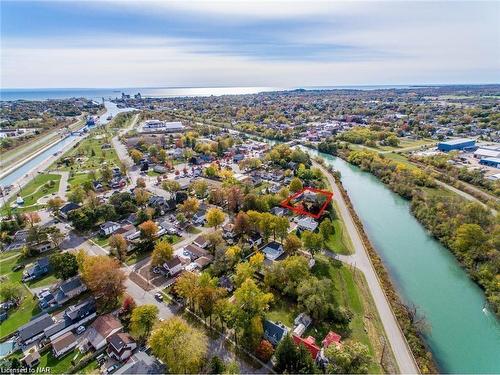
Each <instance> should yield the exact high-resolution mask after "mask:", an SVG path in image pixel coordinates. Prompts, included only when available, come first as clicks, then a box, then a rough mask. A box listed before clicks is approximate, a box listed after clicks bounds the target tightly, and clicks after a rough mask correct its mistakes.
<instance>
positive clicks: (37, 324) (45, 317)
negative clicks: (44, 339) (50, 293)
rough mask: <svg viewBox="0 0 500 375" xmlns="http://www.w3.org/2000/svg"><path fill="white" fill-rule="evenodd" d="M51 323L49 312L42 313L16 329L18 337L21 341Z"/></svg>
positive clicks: (39, 331) (40, 331)
mask: <svg viewBox="0 0 500 375" xmlns="http://www.w3.org/2000/svg"><path fill="white" fill-rule="evenodd" d="M53 324H54V321H53V320H52V317H51V316H50V315H49V314H47V313H45V314H42V315H40V316H39V317H38V318H35V319H33V320H32V321H30V322H28V323H26V324H25V325H23V326H22V327H21V328H19V329H18V332H19V338H20V339H21V340H22V341H26V340H29V339H30V338H32V337H35V336H36V335H38V334H40V333H42V332H43V331H44V330H45V329H46V328H48V327H50V326H51V325H53Z"/></svg>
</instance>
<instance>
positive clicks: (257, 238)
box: [248, 233, 262, 247]
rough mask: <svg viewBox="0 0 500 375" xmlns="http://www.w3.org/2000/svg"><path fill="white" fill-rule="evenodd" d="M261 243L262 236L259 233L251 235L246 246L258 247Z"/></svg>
mask: <svg viewBox="0 0 500 375" xmlns="http://www.w3.org/2000/svg"><path fill="white" fill-rule="evenodd" d="M261 243H262V236H261V235H260V234H259V233H253V234H251V235H250V236H249V237H248V244H249V245H250V246H251V247H255V246H260V244H261Z"/></svg>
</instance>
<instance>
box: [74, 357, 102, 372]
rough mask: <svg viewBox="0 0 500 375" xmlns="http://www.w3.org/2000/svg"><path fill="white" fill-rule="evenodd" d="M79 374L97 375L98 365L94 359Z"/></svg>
mask: <svg viewBox="0 0 500 375" xmlns="http://www.w3.org/2000/svg"><path fill="white" fill-rule="evenodd" d="M79 373H80V374H98V373H99V364H98V363H97V361H96V360H95V359H94V360H92V361H90V362H89V363H88V364H87V365H86V366H85V367H84V368H82V369H81V370H80V371H79Z"/></svg>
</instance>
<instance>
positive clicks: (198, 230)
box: [186, 226, 201, 234]
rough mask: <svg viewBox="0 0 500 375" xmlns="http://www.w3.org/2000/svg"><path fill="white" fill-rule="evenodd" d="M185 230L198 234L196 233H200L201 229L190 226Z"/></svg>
mask: <svg viewBox="0 0 500 375" xmlns="http://www.w3.org/2000/svg"><path fill="white" fill-rule="evenodd" d="M186 232H188V233H190V234H198V233H201V229H199V228H196V227H193V226H190V227H188V228H187V229H186Z"/></svg>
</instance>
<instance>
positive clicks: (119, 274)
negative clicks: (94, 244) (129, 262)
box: [81, 255, 127, 307]
mask: <svg viewBox="0 0 500 375" xmlns="http://www.w3.org/2000/svg"><path fill="white" fill-rule="evenodd" d="M81 274H82V279H83V281H84V282H85V284H86V285H87V287H88V288H89V289H90V290H91V291H92V292H93V293H94V295H95V296H96V297H97V298H100V301H101V304H102V305H103V306H105V307H114V306H116V303H117V302H118V298H119V297H120V296H121V295H122V294H123V291H124V290H125V285H124V282H125V280H126V278H127V277H126V276H125V274H124V273H123V271H122V270H121V269H120V263H118V261H117V260H116V259H113V258H110V257H108V256H105V255H99V256H86V257H84V259H83V264H82V270H81Z"/></svg>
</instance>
